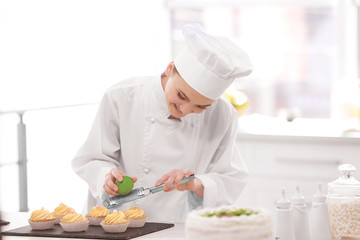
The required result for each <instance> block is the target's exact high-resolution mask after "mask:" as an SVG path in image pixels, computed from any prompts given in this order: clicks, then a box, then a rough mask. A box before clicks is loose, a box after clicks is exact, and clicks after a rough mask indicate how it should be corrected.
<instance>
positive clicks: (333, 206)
mask: <svg viewBox="0 0 360 240" xmlns="http://www.w3.org/2000/svg"><path fill="white" fill-rule="evenodd" d="M338 170H339V172H340V177H339V178H338V179H336V180H335V181H333V182H330V183H329V184H328V195H327V200H326V201H327V204H328V209H329V220H330V227H331V233H332V237H333V239H334V240H341V239H342V237H343V238H346V237H350V236H351V237H360V182H359V181H358V180H356V179H355V178H354V177H353V175H354V173H355V171H356V168H355V167H354V166H353V165H350V164H342V165H340V166H339V167H338Z"/></svg>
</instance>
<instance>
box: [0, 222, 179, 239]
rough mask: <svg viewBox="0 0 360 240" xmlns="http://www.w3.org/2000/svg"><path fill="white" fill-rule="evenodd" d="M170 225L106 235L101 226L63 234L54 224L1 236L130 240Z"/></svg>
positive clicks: (151, 224) (21, 228)
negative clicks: (50, 226) (42, 228)
mask: <svg viewBox="0 0 360 240" xmlns="http://www.w3.org/2000/svg"><path fill="white" fill-rule="evenodd" d="M173 226H174V224H171V223H155V222H146V223H145V225H144V226H143V227H141V228H128V229H126V231H125V232H123V233H107V232H105V231H104V229H103V228H102V227H101V226H89V227H88V229H87V230H86V231H84V232H74V233H73V232H64V231H63V229H62V228H61V226H60V225H58V224H55V227H54V228H53V229H49V230H32V229H31V227H30V226H29V225H28V226H24V227H20V228H16V229H13V230H8V231H5V232H2V233H1V235H3V236H30V237H56V238H89V239H131V238H135V237H139V236H142V235H145V234H149V233H153V232H157V231H160V230H163V229H166V228H170V227H173Z"/></svg>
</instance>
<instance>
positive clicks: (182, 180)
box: [149, 174, 195, 193]
mask: <svg viewBox="0 0 360 240" xmlns="http://www.w3.org/2000/svg"><path fill="white" fill-rule="evenodd" d="M194 179H195V175H194V174H193V175H190V176H189V177H184V178H183V179H181V181H180V183H179V185H181V184H184V183H187V182H189V181H191V180H194ZM164 185H165V183H163V184H161V185H159V186H154V187H151V188H149V191H150V192H151V193H157V192H160V191H163V190H164V189H163V187H164ZM172 187H174V185H173V184H171V186H170V187H169V188H172Z"/></svg>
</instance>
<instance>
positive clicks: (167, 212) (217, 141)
mask: <svg viewBox="0 0 360 240" xmlns="http://www.w3.org/2000/svg"><path fill="white" fill-rule="evenodd" d="M183 33H184V36H185V40H186V43H187V44H186V47H185V48H184V50H183V51H182V52H181V53H180V54H179V56H178V57H177V58H176V59H175V60H174V64H175V66H176V68H177V71H178V72H179V74H180V76H182V78H183V79H184V80H185V82H187V84H189V85H190V86H191V87H192V88H193V89H195V90H196V91H197V92H199V93H200V94H202V95H204V96H205V97H208V98H210V99H214V100H216V101H215V102H214V103H213V104H212V105H211V106H209V107H207V108H206V110H204V111H203V112H201V113H199V114H188V115H186V116H184V117H182V118H181V119H180V120H176V119H169V116H170V112H169V109H168V106H167V102H166V98H165V93H164V90H163V88H162V85H161V77H160V76H158V77H134V78H130V79H126V80H123V81H121V82H119V83H118V84H116V85H114V86H112V87H111V88H110V89H108V90H107V92H106V93H105V95H104V97H103V98H102V101H101V103H100V106H99V109H98V113H97V115H96V118H95V121H94V124H93V126H92V129H91V131H90V134H89V136H88V138H87V140H86V141H85V143H84V144H83V146H82V147H81V148H80V150H79V152H78V153H77V155H76V157H75V158H74V159H73V161H72V167H73V169H74V171H75V172H76V173H77V174H78V175H79V176H80V177H81V178H83V179H84V180H85V181H86V182H87V183H88V186H89V193H88V200H87V205H86V208H85V212H89V211H90V209H91V207H93V206H95V205H101V202H102V201H101V200H103V197H104V196H105V197H106V196H107V197H111V196H110V195H107V194H104V189H103V185H104V181H105V175H106V174H107V173H109V171H110V170H111V169H112V168H117V169H119V170H120V171H122V172H124V173H126V174H127V175H128V176H135V177H137V179H138V181H137V182H136V183H135V186H134V188H137V187H144V188H146V187H152V186H154V184H155V182H156V181H157V180H158V179H159V178H160V177H162V176H163V175H164V174H166V173H168V172H170V171H171V170H173V169H182V170H184V171H185V172H186V171H188V170H194V171H195V176H196V177H197V178H199V179H200V180H201V182H202V184H203V186H204V196H203V198H200V197H198V196H197V195H195V194H194V193H193V192H190V191H171V192H160V193H156V194H150V195H149V196H147V197H145V198H141V199H139V200H136V201H134V202H131V203H128V204H124V205H123V206H121V207H120V208H119V209H120V210H127V209H128V208H130V206H138V207H141V208H142V209H143V210H144V212H145V214H146V215H147V217H148V218H147V221H160V222H164V221H166V222H181V221H184V219H185V216H186V213H187V212H188V211H191V210H192V209H195V208H199V207H214V206H219V205H223V204H232V203H234V201H235V200H236V199H237V197H238V196H239V194H240V192H241V191H242V189H243V188H244V186H245V183H246V179H247V176H248V174H247V169H246V167H245V165H244V162H243V161H242V159H241V156H240V153H239V150H238V148H237V146H236V132H237V112H236V111H235V110H234V108H233V106H232V105H231V104H230V103H229V102H228V101H226V100H224V99H223V98H221V95H222V93H223V92H224V91H225V90H226V88H227V87H228V86H229V85H230V84H231V83H232V82H233V80H234V79H235V78H237V77H241V76H246V75H248V74H250V72H251V64H250V62H249V59H248V57H247V55H246V54H245V53H244V52H242V51H241V50H240V49H238V47H237V46H236V45H234V43H232V42H230V41H229V40H227V39H224V38H220V37H216V36H211V35H209V34H207V33H205V32H204V31H203V30H202V28H201V27H200V26H199V25H198V24H189V25H186V26H185V27H184V29H183Z"/></svg>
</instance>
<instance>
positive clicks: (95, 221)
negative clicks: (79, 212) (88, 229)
mask: <svg viewBox="0 0 360 240" xmlns="http://www.w3.org/2000/svg"><path fill="white" fill-rule="evenodd" d="M108 214H110V212H109V210H108V209H107V208H105V207H101V206H95V207H93V208H92V209H91V211H90V212H89V213H88V214H86V218H87V219H89V224H90V225H100V223H101V222H102V221H103V220H104V219H105V217H106V216H107V215H108Z"/></svg>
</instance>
